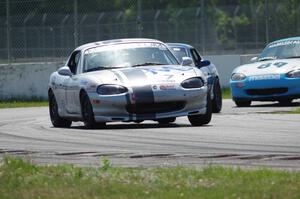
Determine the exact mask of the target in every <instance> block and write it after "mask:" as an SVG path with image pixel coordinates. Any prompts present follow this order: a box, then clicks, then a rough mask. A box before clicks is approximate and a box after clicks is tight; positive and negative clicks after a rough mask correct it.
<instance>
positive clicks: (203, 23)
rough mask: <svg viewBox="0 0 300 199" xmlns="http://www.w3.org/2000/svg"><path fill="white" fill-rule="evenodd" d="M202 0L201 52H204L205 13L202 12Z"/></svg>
mask: <svg viewBox="0 0 300 199" xmlns="http://www.w3.org/2000/svg"><path fill="white" fill-rule="evenodd" d="M204 6H205V5H204V0H201V20H200V21H201V43H202V53H203V54H205V39H206V38H205V14H204V10H205V8H204Z"/></svg>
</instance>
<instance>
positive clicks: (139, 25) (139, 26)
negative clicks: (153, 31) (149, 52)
mask: <svg viewBox="0 0 300 199" xmlns="http://www.w3.org/2000/svg"><path fill="white" fill-rule="evenodd" d="M141 12H142V0H138V1H137V29H138V37H142V31H143V25H142V16H141Z"/></svg>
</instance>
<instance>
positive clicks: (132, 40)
mask: <svg viewBox="0 0 300 199" xmlns="http://www.w3.org/2000/svg"><path fill="white" fill-rule="evenodd" d="M135 42H156V43H163V42H161V41H159V40H156V39H147V38H124V39H111V40H103V41H96V42H91V43H87V44H84V45H81V46H79V47H77V48H76V49H75V51H79V50H84V49H88V48H93V47H100V46H108V45H112V44H122V43H135Z"/></svg>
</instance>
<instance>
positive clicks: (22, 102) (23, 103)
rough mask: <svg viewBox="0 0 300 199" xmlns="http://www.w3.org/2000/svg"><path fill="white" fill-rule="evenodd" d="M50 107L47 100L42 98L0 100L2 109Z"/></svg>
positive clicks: (23, 97) (22, 97)
mask: <svg viewBox="0 0 300 199" xmlns="http://www.w3.org/2000/svg"><path fill="white" fill-rule="evenodd" d="M40 106H48V101H47V99H44V98H40V97H30V98H28V97H25V96H20V97H18V98H7V99H2V100H0V108H19V107H40Z"/></svg>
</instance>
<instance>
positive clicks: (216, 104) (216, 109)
mask: <svg viewBox="0 0 300 199" xmlns="http://www.w3.org/2000/svg"><path fill="white" fill-rule="evenodd" d="M213 92H214V99H213V101H212V112H213V113H220V112H221V109H222V90H221V85H220V81H219V79H216V81H215V83H214V86H213Z"/></svg>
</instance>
